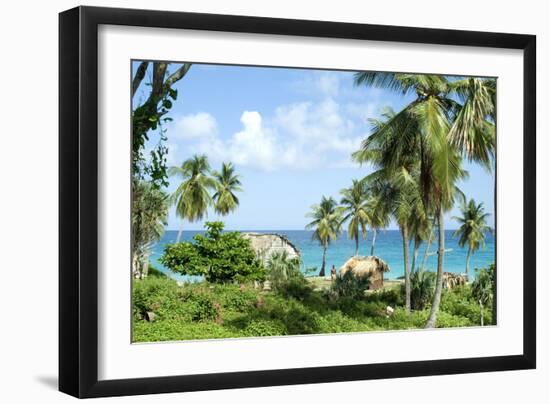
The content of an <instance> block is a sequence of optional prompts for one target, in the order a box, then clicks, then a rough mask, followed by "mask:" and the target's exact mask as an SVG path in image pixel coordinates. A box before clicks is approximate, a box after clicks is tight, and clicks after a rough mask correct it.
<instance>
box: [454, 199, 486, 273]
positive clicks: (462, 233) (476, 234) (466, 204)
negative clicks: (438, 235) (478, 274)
mask: <svg viewBox="0 0 550 404" xmlns="http://www.w3.org/2000/svg"><path fill="white" fill-rule="evenodd" d="M460 212H461V216H458V217H457V216H454V217H453V219H455V220H456V221H458V223H459V224H460V227H459V228H458V229H457V230H456V231H455V232H454V233H453V237H459V239H458V245H459V246H460V247H462V248H464V247H465V246H468V255H467V256H466V279H468V276H469V270H470V258H471V256H472V254H473V253H474V252H476V251H477V250H479V249H480V248H483V249H484V248H485V235H486V234H487V233H488V232H490V231H491V228H490V227H489V226H488V225H487V218H488V217H489V216H490V214H489V213H486V212H485V208H484V206H483V202H481V203H479V204H478V203H476V201H475V200H473V199H470V200H469V201H466V199H464V200H463V201H462V203H461V205H460Z"/></svg>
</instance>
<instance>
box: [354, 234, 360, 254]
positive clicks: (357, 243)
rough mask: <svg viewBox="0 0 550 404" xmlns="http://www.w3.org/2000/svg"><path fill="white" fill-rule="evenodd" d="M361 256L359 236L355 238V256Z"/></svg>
mask: <svg viewBox="0 0 550 404" xmlns="http://www.w3.org/2000/svg"><path fill="white" fill-rule="evenodd" d="M358 255H359V234H357V235H356V236H355V256H358Z"/></svg>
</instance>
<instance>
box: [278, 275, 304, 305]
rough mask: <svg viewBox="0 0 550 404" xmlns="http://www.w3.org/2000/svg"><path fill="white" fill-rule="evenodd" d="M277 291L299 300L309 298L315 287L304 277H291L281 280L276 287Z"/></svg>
mask: <svg viewBox="0 0 550 404" xmlns="http://www.w3.org/2000/svg"><path fill="white" fill-rule="evenodd" d="M276 289H277V293H279V294H280V295H282V296H284V297H285V298H294V299H297V300H304V299H307V298H308V297H309V296H310V295H311V294H312V293H313V288H312V287H311V285H310V284H309V282H308V281H307V279H305V278H304V277H301V278H298V277H296V278H291V279H289V280H287V281H284V282H281V283H279V284H278V285H277V287H276Z"/></svg>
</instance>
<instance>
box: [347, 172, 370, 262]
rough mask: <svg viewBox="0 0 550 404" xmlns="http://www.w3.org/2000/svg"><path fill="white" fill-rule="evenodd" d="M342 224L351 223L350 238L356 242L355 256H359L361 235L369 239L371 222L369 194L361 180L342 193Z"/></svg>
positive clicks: (355, 181)
mask: <svg viewBox="0 0 550 404" xmlns="http://www.w3.org/2000/svg"><path fill="white" fill-rule="evenodd" d="M340 194H341V195H342V199H341V200H340V205H341V207H342V208H341V212H342V215H343V217H342V222H346V221H349V224H348V237H349V238H350V239H354V240H355V255H358V254H359V235H360V233H361V235H362V236H363V238H366V237H367V224H369V222H370V217H369V207H368V198H367V196H368V194H367V192H366V188H365V185H364V184H363V182H361V181H359V180H353V183H352V185H351V187H350V188H344V189H342V190H341V191H340Z"/></svg>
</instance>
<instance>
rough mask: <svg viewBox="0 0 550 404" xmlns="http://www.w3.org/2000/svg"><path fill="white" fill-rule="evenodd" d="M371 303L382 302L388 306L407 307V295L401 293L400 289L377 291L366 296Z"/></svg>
mask: <svg viewBox="0 0 550 404" xmlns="http://www.w3.org/2000/svg"><path fill="white" fill-rule="evenodd" d="M366 300H368V301H369V302H381V303H384V304H385V305H386V306H392V307H396V306H403V305H405V295H404V293H401V292H400V288H394V289H381V290H376V291H374V292H373V293H370V294H368V295H367V296H366Z"/></svg>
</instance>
